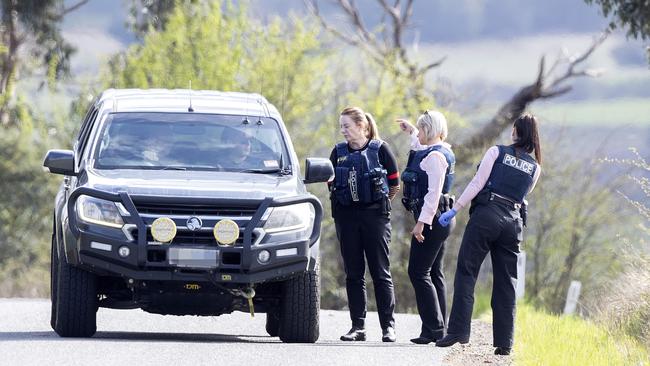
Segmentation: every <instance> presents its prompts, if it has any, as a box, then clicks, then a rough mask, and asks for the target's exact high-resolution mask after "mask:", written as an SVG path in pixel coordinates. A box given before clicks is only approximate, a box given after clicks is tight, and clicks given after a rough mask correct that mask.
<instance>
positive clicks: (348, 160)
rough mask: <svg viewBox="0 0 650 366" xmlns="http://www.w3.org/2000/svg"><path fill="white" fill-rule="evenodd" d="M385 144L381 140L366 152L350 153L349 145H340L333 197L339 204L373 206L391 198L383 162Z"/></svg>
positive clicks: (337, 154)
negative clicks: (381, 151) (381, 158)
mask: <svg viewBox="0 0 650 366" xmlns="http://www.w3.org/2000/svg"><path fill="white" fill-rule="evenodd" d="M381 144H382V142H381V141H379V140H370V142H369V143H368V147H367V148H366V149H363V150H360V151H354V152H350V151H349V150H348V144H347V142H341V143H338V144H337V145H336V156H337V164H336V169H335V171H334V173H335V174H334V186H333V190H332V195H333V196H334V198H335V199H336V201H337V202H338V203H339V204H341V205H344V206H348V205H350V204H352V203H353V202H359V203H364V204H369V203H375V202H380V201H382V200H384V199H387V198H388V181H387V179H386V170H385V169H384V168H383V166H382V165H381V163H380V162H379V148H380V147H381Z"/></svg>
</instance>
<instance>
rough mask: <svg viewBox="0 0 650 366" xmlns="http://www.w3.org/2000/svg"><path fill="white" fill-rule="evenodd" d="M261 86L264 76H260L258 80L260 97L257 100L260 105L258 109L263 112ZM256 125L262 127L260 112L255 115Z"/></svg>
mask: <svg viewBox="0 0 650 366" xmlns="http://www.w3.org/2000/svg"><path fill="white" fill-rule="evenodd" d="M263 86H264V74H262V75H261V78H260V97H259V98H257V104H259V105H260V108H261V109H262V110H264V105H262V98H263V97H262V87H263ZM257 125H258V126H262V125H264V122H262V113H261V111H260V113H259V114H258V115H257Z"/></svg>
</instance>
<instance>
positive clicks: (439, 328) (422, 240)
mask: <svg viewBox="0 0 650 366" xmlns="http://www.w3.org/2000/svg"><path fill="white" fill-rule="evenodd" d="M397 122H398V123H399V124H400V127H401V129H402V131H405V132H407V133H409V134H410V135H411V151H410V153H409V159H408V164H407V167H406V169H405V170H404V172H403V173H402V182H404V198H403V199H402V203H404V206H405V207H406V209H407V210H409V211H411V212H412V213H413V215H414V218H415V221H416V224H415V226H414V227H413V230H412V231H411V233H412V235H413V236H412V237H411V251H410V256H409V266H408V274H409V278H410V279H411V283H412V284H413V289H414V290H415V299H416V301H417V306H418V312H419V313H420V319H421V320H422V329H421V331H420V335H419V336H418V337H417V338H413V339H411V342H413V343H416V344H427V343H431V342H435V341H436V340H438V339H441V338H442V337H443V336H444V333H445V324H446V315H447V312H446V310H447V297H446V289H445V275H444V272H443V269H442V262H443V257H444V253H445V240H446V239H447V237H448V236H449V232H450V230H451V225H445V226H442V225H440V224H439V223H438V217H439V216H440V214H441V213H443V212H446V211H448V210H449V209H450V208H451V207H450V206H451V196H450V195H449V191H450V189H451V186H452V184H453V180H454V166H455V164H456V158H455V156H454V153H453V151H452V150H451V146H450V145H449V144H447V143H446V142H444V140H445V138H446V137H447V120H446V119H445V116H444V115H443V114H442V113H440V112H437V111H425V112H424V113H423V114H422V115H421V116H420V117H419V118H418V121H417V129H416V128H415V127H414V126H412V125H411V124H410V123H409V122H408V121H406V120H403V119H398V120H397ZM454 221H455V220H454Z"/></svg>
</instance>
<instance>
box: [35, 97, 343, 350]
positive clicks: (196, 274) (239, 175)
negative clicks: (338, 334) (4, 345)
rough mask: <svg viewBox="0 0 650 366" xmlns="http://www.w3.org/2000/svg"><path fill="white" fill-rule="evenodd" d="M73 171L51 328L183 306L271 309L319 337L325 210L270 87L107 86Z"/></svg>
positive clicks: (62, 206) (313, 170)
mask: <svg viewBox="0 0 650 366" xmlns="http://www.w3.org/2000/svg"><path fill="white" fill-rule="evenodd" d="M43 165H44V166H45V167H46V168H48V169H49V171H50V172H51V173H55V174H60V175H63V182H62V184H61V187H60V189H59V192H58V194H57V196H56V199H55V204H54V212H53V222H52V268H51V290H52V291H51V292H52V317H51V325H52V328H53V329H54V330H55V331H56V333H58V334H59V335H61V336H63V337H90V336H92V335H93V334H94V333H95V332H96V328H97V326H96V323H97V322H96V314H97V309H98V307H107V308H115V309H134V308H141V309H143V310H145V311H147V312H151V313H157V314H173V315H206V316H216V315H221V314H227V313H231V312H232V311H235V310H238V311H246V312H251V314H254V312H264V313H266V314H267V317H266V319H267V321H266V329H267V331H268V333H269V334H270V335H271V336H279V337H280V339H281V340H282V341H284V342H315V341H316V340H317V339H318V335H319V323H318V319H319V305H320V300H319V297H320V285H319V266H318V247H319V239H320V224H321V219H322V212H323V210H322V206H321V204H320V202H319V200H318V199H317V198H316V197H314V196H313V195H311V194H309V193H308V192H307V190H306V188H305V183H315V182H326V181H328V180H329V179H331V178H332V176H333V169H332V165H331V163H330V162H329V161H328V160H327V159H320V158H310V159H307V160H306V164H305V165H306V169H305V170H306V172H305V178H304V179H302V178H301V175H300V165H299V163H298V158H297V156H296V153H295V152H294V149H293V146H292V143H291V139H290V137H289V134H288V133H287V130H286V128H285V126H284V123H283V122H282V118H281V117H280V114H279V113H278V111H277V109H276V108H275V107H274V106H273V105H271V104H270V103H269V102H268V101H267V100H266V99H265V98H264V97H262V96H260V95H258V94H245V93H225V92H216V91H189V90H161V89H158V90H154V89H152V90H138V89H126V90H114V89H109V90H106V91H105V92H103V93H102V94H101V95H100V96H99V97H98V98H97V99H96V100H95V101H94V103H93V104H92V106H91V107H90V109H89V111H88V113H87V114H86V116H85V118H84V120H83V123H82V125H81V128H80V131H79V134H78V136H77V138H76V140H75V142H74V147H73V150H51V151H49V152H48V153H47V155H46V157H45V161H44V163H43Z"/></svg>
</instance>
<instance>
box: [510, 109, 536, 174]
mask: <svg viewBox="0 0 650 366" xmlns="http://www.w3.org/2000/svg"><path fill="white" fill-rule="evenodd" d="M537 125H538V123H537V118H536V117H535V116H533V115H532V114H530V113H524V114H522V115H521V116H519V117H518V118H517V119H516V120H515V123H514V128H515V132H516V133H517V141H515V143H514V144H513V146H514V147H515V148H520V149H522V150H524V151H526V152H527V153H529V154H530V153H532V152H533V151H535V160H537V163H538V164H540V165H542V148H541V145H540V143H539V131H538V128H537Z"/></svg>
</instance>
